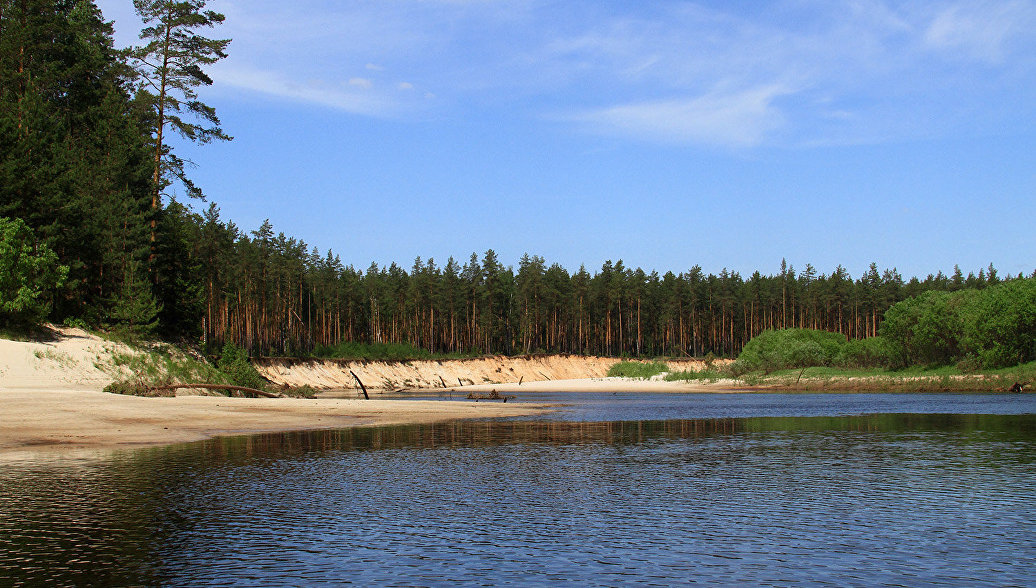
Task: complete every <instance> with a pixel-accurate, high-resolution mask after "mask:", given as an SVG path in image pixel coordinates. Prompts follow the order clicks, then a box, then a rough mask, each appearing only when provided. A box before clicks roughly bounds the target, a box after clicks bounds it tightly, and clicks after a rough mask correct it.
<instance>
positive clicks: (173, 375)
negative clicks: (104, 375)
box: [98, 343, 232, 385]
mask: <svg viewBox="0 0 1036 588" xmlns="http://www.w3.org/2000/svg"><path fill="white" fill-rule="evenodd" d="M110 357H111V359H110V362H108V363H103V362H102V363H99V364H98V367H99V368H100V369H102V370H104V371H106V372H108V373H109V374H112V375H116V374H118V375H122V374H124V373H125V371H127V370H128V371H129V372H131V373H132V374H133V377H134V378H136V379H138V380H140V381H142V382H146V383H148V384H151V385H160V384H192V383H196V382H205V383H209V384H230V383H232V382H230V380H229V379H228V378H227V376H226V375H224V374H223V373H222V372H220V371H219V370H217V369H216V368H215V367H213V366H212V365H211V364H209V363H208V362H206V361H205V360H204V359H200V358H195V357H191V356H190V355H188V354H186V353H184V352H183V351H180V350H179V349H176V348H175V347H172V346H171V345H168V344H164V343H158V344H151V345H149V346H148V347H145V348H143V349H138V350H137V351H136V352H132V351H129V352H120V351H115V352H112V353H111V355H110Z"/></svg>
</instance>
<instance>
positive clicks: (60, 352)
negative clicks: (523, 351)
mask: <svg viewBox="0 0 1036 588" xmlns="http://www.w3.org/2000/svg"><path fill="white" fill-rule="evenodd" d="M55 335H56V336H55V338H54V340H53V341H44V342H22V341H9V340H6V339H0V457H3V458H7V459H11V458H16V457H18V456H24V455H25V454H26V453H27V452H29V453H36V452H44V451H53V450H55V449H59V450H69V449H79V450H81V449H102V450H110V449H117V448H130V447H141V446H147V445H158V444H168V443H178V442H184V441H197V440H201V439H206V438H209V437H214V436H218V435H235V434H247V433H265V432H274V431H297V430H314V429H329V428H344V427H352V426H358V425H390V424H402V423H427V422H434V421H442V420H449V419H456V418H476V417H499V416H518V415H525V414H534V413H536V412H539V411H540V410H541V409H540V408H538V407H535V406H532V405H528V404H526V405H523V406H519V405H515V404H513V403H511V404H504V403H488V402H480V403H475V402H429V401H400V400H369V401H367V400H361V399H355V398H352V399H319V400H306V399H291V398H258V399H251V398H226V397H214V396H189V395H185V396H177V397H175V398H141V397H136V396H122V395H118V394H108V393H105V392H102V391H101V390H103V389H104V387H105V386H106V385H108V384H109V383H111V382H112V381H113V380H114V379H115V378H122V377H125V376H126V375H127V374H125V373H124V372H122V371H121V369H120V368H116V367H113V365H112V362H111V356H112V354H113V353H120V352H121V353H132V352H133V351H132V350H131V349H130V348H128V347H126V346H125V345H119V344H115V343H111V342H108V341H105V340H103V339H100V338H98V337H96V336H93V335H91V334H89V333H87V332H85V331H82V330H79V329H55Z"/></svg>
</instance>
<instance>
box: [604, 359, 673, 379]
mask: <svg viewBox="0 0 1036 588" xmlns="http://www.w3.org/2000/svg"><path fill="white" fill-rule="evenodd" d="M668 371H669V366H668V365H666V364H665V363H662V362H660V361H652V362H643V361H620V362H619V363H616V364H614V365H612V367H610V368H608V377H609V378H639V379H641V380H646V379H648V378H650V377H652V376H657V375H658V374H661V373H664V372H668Z"/></svg>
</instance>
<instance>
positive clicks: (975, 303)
mask: <svg viewBox="0 0 1036 588" xmlns="http://www.w3.org/2000/svg"><path fill="white" fill-rule="evenodd" d="M881 335H882V337H883V338H885V339H886V340H888V342H889V343H890V344H891V345H892V347H891V349H894V350H898V352H899V353H900V354H901V356H900V357H899V358H898V359H899V363H901V364H903V365H929V366H939V365H953V364H955V363H959V362H962V361H964V362H965V364H966V365H971V364H972V363H973V362H975V361H977V362H978V364H979V365H980V366H981V367H983V368H998V367H1007V366H1012V365H1017V364H1019V363H1024V362H1028V361H1032V360H1034V359H1036V278H1025V279H1015V280H1011V281H1009V282H1005V283H1002V284H998V285H995V286H990V287H989V288H986V289H984V290H960V291H957V292H927V293H925V294H922V295H920V296H917V297H914V298H908V299H907V300H904V301H902V302H899V303H897V304H894V305H893V306H892V307H891V308H889V309H888V310H887V311H886V312H885V321H884V323H882V326H881Z"/></svg>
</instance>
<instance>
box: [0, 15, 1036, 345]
mask: <svg viewBox="0 0 1036 588" xmlns="http://www.w3.org/2000/svg"><path fill="white" fill-rule="evenodd" d="M139 5H141V6H144V7H145V13H142V16H147V14H151V15H152V20H151V21H149V22H150V25H149V27H148V28H145V29H144V33H145V34H146V35H150V37H145V38H144V40H145V41H148V39H149V38H152V39H153V38H163V31H167V30H168V31H172V32H173V33H175V34H173V35H171V36H169V35H167V36H166V37H165V38H174V39H181V40H182V41H183V46H182V47H181V48H180V49H177V51H179V53H176V54H175V57H176V59H174V60H173V63H177V64H180V65H175V66H170V68H171V69H170V70H169V71H167V72H165V73H166V74H168V75H167V76H159V77H158V78H155V74H156V72H155V71H153V70H149V69H148V67H150V66H148V64H149V63H154V62H158V63H163V61H162V60H160V59H159V60H157V61H156V60H154V59H149V56H150V55H152V53H153V52H155V51H162V50H167V51H172V50H173V49H176V48H173V49H170V48H169V47H165V49H163V47H161V46H156V45H155V44H154V43H149V44H146V45H145V46H144V47H140V48H135V49H134V50H131V51H121V50H116V49H115V48H114V45H113V42H112V29H111V26H110V24H108V23H105V22H104V20H103V18H102V16H101V14H100V11H99V10H98V9H97V8H96V6H95V5H94V4H93V2H90V1H86V0H79V1H53V0H51V1H44V0H20V1H13V0H0V326H6V327H8V328H11V327H14V328H21V327H24V326H26V325H31V324H34V323H38V322H40V321H44V320H52V321H55V322H64V323H66V324H83V325H87V326H93V327H100V328H105V329H113V330H121V331H127V332H131V333H136V334H141V335H151V334H155V335H160V336H163V337H166V338H170V339H174V340H185V339H186V340H188V341H190V342H192V343H194V342H197V343H200V344H201V345H202V346H203V348H204V349H205V350H206V351H207V352H209V353H216V352H217V351H218V350H220V349H222V348H223V346H224V344H226V343H231V344H234V345H236V346H238V347H240V348H243V349H245V350H247V351H248V352H249V353H250V354H251V355H257V356H271V355H288V356H303V355H334V354H336V353H342V352H348V351H346V350H348V349H353V352H356V350H357V349H371V348H379V346H381V347H383V348H385V349H394V350H396V351H394V352H393V353H403V354H404V355H406V353H407V352H406V350H407V349H412V350H421V351H422V352H427V353H429V354H436V355H438V354H491V353H502V354H527V353H576V354H598V355H607V356H688V355H689V356H704V355H706V354H709V353H712V354H714V355H719V356H728V357H734V356H737V355H738V354H739V353H740V352H741V350H742V349H743V348H744V347H745V345H746V344H747V343H748V342H749V341H750V340H751V339H752V338H753V337H754V336H756V335H758V334H760V333H762V332H763V331H767V330H773V329H786V328H802V329H813V330H823V331H829V332H833V333H839V334H840V335H841V336H842V337H843V338H844V339H845V340H862V339H865V338H869V337H874V336H875V335H878V334H879V333H882V332H883V329H882V327H883V325H884V324H886V323H887V322H888V321H889V320H890V318H891V320H892V323H893V324H895V325H903V324H907V325H913V326H910V327H909V328H907V330H905V331H900V332H899V334H898V335H896V336H900V335H902V337H904V339H903V341H902V342H901V344H902V345H912V344H914V343H917V341H921V340H923V337H922V338H917V337H915V332H916V333H921V334H922V335H923V336H930V338H931V339H932V341H934V343H933V345H935V347H932V349H936V350H937V354H938V357H935V356H932V357H927V356H924V357H922V356H923V352H918V351H916V350H913V351H911V353H913V354H914V355H912V356H911V361H915V360H916V361H928V360H929V359H931V360H932V361H951V360H957V361H959V360H960V357H962V354H963V355H967V354H968V353H970V352H969V351H967V350H964V351H961V348H960V345H958V348H954V349H948V348H947V347H946V346H945V345H943V344H942V343H941V342H940V341H941V339H940V337H941V336H942V333H945V332H952V331H953V330H954V329H957V328H958V327H959V324H958V323H957V322H954V321H957V320H958V319H957V318H953V317H958V318H959V317H961V316H968V317H974V316H979V315H978V314H976V313H980V312H981V313H987V314H984V315H981V316H994V317H995V316H1000V315H1002V314H1003V313H1002V312H1000V311H999V310H998V309H999V308H1001V307H1000V306H997V305H1001V304H1002V305H1006V307H1005V308H1007V307H1009V308H1011V309H1015V310H1017V313H1016V314H1017V316H1016V319H1017V320H1015V322H1013V323H1011V325H1013V326H1010V327H1004V330H1003V331H1002V333H1000V334H1001V335H1003V334H1005V333H1008V332H1009V333H1010V335H1009V336H1012V337H1015V342H1016V344H1017V345H1018V346H1019V347H1018V348H1019V349H1021V351H1020V352H1017V350H1006V351H1005V350H1000V351H997V352H995V353H994V352H990V353H992V355H990V354H987V355H982V356H981V357H980V356H979V355H976V356H975V357H977V358H978V359H977V360H976V361H981V362H986V361H987V360H988V361H989V363H990V364H993V363H1003V361H1007V360H1013V358H1014V357H1016V356H1018V360H1019V361H1024V360H1026V358H1028V360H1031V359H1032V353H1033V349H1032V343H1031V341H1032V332H1033V329H1034V327H1033V322H1032V320H1033V319H1032V315H1033V312H1034V311H1033V308H1034V307H1036V300H1034V298H1033V294H1032V293H1033V290H1034V288H1033V284H1034V283H1036V270H1034V271H1033V274H1032V275H1031V276H1029V277H1025V276H1024V275H1023V274H1018V275H1017V276H1005V277H1003V278H1002V277H1001V276H999V275H998V272H997V271H996V269H995V268H994V267H993V266H992V264H990V265H989V267H988V268H984V269H980V270H978V272H977V274H976V273H969V274H968V275H966V276H965V275H964V274H963V272H962V271H961V270H960V269H959V268H954V271H953V273H952V275H949V276H947V275H944V274H943V273H941V272H939V273H936V274H934V275H929V276H927V277H925V278H924V279H918V278H916V277H915V278H910V279H908V280H904V279H903V277H902V276H901V275H900V274H899V273H898V272H897V271H896V270H895V269H886V270H884V271H879V269H878V267H877V266H876V265H875V264H871V266H870V269H869V270H868V271H867V272H865V273H864V274H863V275H862V276H859V277H858V278H856V279H853V278H852V277H851V276H850V275H849V273H848V272H847V271H846V270H845V269H844V268H843V267H842V266H838V267H837V268H836V269H835V270H834V271H833V272H831V273H830V274H823V273H818V272H817V270H816V269H815V268H813V267H812V266H811V265H809V264H807V265H806V266H805V268H804V269H802V270H801V271H796V270H795V269H794V268H793V267H792V266H789V265H786V264H785V263H782V265H781V267H780V271H779V273H776V274H772V275H763V274H761V273H760V272H758V271H757V272H754V273H753V274H752V275H751V276H748V277H743V276H741V275H740V274H739V273H737V272H730V271H727V270H723V271H721V272H720V273H719V274H718V275H717V274H713V273H705V272H704V271H703V270H702V268H700V267H698V266H694V267H692V268H691V269H689V270H686V271H681V272H680V273H674V272H672V271H669V272H665V273H664V274H659V273H658V272H654V271H652V272H646V271H644V270H642V269H640V268H628V267H626V266H625V265H624V264H623V262H622V261H621V260H620V261H616V262H614V263H613V262H611V261H608V262H606V263H604V264H603V266H602V267H601V268H600V269H599V270H595V271H594V272H593V273H590V272H589V271H587V270H586V269H585V268H580V269H579V271H577V272H575V273H570V272H569V271H568V270H566V269H565V268H563V267H561V266H560V265H559V264H556V263H554V264H550V265H548V264H547V261H546V260H545V259H544V258H542V257H539V256H535V255H525V256H523V257H522V258H521V260H520V261H519V262H518V266H517V269H515V268H514V267H513V266H511V265H505V264H503V263H502V262H501V261H500V260H499V259H498V257H497V255H496V253H495V252H494V251H492V250H489V251H486V252H485V253H484V254H482V255H481V256H480V255H477V254H475V253H472V254H471V256H470V258H469V259H468V260H467V261H465V262H463V263H461V262H458V261H457V260H455V259H453V258H450V259H449V260H447V261H446V263H445V264H444V265H441V266H440V265H438V264H437V263H436V262H435V261H434V260H432V259H427V260H422V259H421V258H418V259H416V260H415V261H414V262H413V264H412V266H411V268H410V269H409V271H408V270H406V269H404V268H402V267H400V266H398V265H396V264H395V263H393V264H390V265H389V266H388V267H379V266H378V265H376V264H371V265H370V267H368V268H367V269H365V270H362V269H357V268H355V267H354V266H352V265H347V264H343V263H342V261H341V259H340V257H339V256H338V255H335V254H333V253H332V252H331V251H327V252H326V253H324V254H321V253H320V252H319V251H318V250H317V249H316V248H310V247H309V246H308V245H307V244H306V243H305V242H304V241H302V240H301V239H296V238H294V237H288V236H285V235H284V234H283V233H275V232H274V229H273V226H272V225H271V224H270V223H269V221H267V222H265V223H263V224H262V226H260V227H259V228H258V229H256V230H254V231H244V230H241V229H239V228H238V227H237V226H235V225H234V223H233V222H230V221H227V220H224V219H222V218H221V217H220V211H219V208H218V207H217V206H216V205H215V204H214V203H210V204H209V205H208V206H207V208H205V209H204V211H203V212H201V213H199V212H197V211H195V210H194V209H193V208H192V207H191V206H190V205H187V204H184V203H181V202H178V201H177V200H175V199H173V198H170V197H168V196H167V195H166V191H167V190H168V188H169V187H170V186H171V185H173V183H177V184H178V185H181V186H183V187H184V188H185V192H186V193H187V194H189V195H190V196H194V197H199V198H200V197H201V192H200V190H199V189H198V187H197V186H194V184H192V183H191V182H190V180H189V179H188V178H187V177H186V176H185V175H184V169H185V165H184V164H185V162H184V161H182V160H180V159H179V158H177V157H176V156H175V155H174V154H173V152H172V150H171V148H170V147H169V145H168V142H167V141H165V142H164V140H163V132H165V133H166V134H168V132H169V131H176V132H178V133H179V134H181V135H182V136H184V137H186V138H187V139H189V140H196V141H199V142H207V141H210V140H213V139H216V140H229V137H228V136H226V135H225V134H224V133H223V131H222V130H221V129H220V128H219V127H218V125H219V120H218V118H216V115H215V112H214V111H212V109H211V108H209V107H207V106H205V105H204V104H201V103H200V102H198V101H197V100H196V98H197V97H196V96H195V95H194V93H193V88H194V87H196V86H198V85H204V84H206V83H211V80H209V79H208V77H207V76H205V74H204V73H203V66H205V65H208V64H210V63H212V62H214V61H215V60H217V59H219V58H220V57H222V56H225V53H223V50H224V49H225V47H226V40H211V39H205V38H203V37H200V36H197V35H196V31H195V30H194V29H196V28H198V26H205V27H211V26H215V25H216V24H218V23H219V22H222V18H223V17H222V15H218V14H215V13H211V12H206V13H205V14H204V15H203V16H204V17H205V18H206V19H208V20H207V21H204V24H203V25H198V24H197V23H198V22H200V21H199V20H198V19H197V18H189V17H191V15H189V14H187V15H180V16H181V17H182V18H181V19H180V20H176V19H175V18H172V17H169V18H166V17H167V16H169V14H171V13H165V12H162V10H163V7H168V6H178V7H180V8H179V9H181V10H184V9H191V10H195V11H200V10H201V8H202V7H203V6H204V2H203V1H201V0H192V1H191V2H186V3H184V2H179V3H170V2H161V1H158V0H151V1H148V2H140V3H139ZM147 10H151V11H152V12H146V11H147ZM156 14H158V15H160V16H157V17H156V16H155V15H156ZM162 15H164V16H162ZM174 16H175V15H174ZM163 19H165V20H163ZM184 23H194V24H184ZM163 27H164V28H163ZM192 27H193V28H192ZM206 48H207V49H206ZM149 51H150V52H152V53H148V52H149ZM191 52H194V53H193V54H192V53H191ZM177 60H179V61H177ZM158 73H162V72H158ZM177 76H179V77H177ZM155 79H162V80H166V79H171V80H177V79H179V85H173V86H171V87H169V88H166V87H165V86H164V85H163V86H161V87H159V86H157V85H156V84H155V83H154V80H155ZM164 83H165V82H164V81H163V84H164ZM181 117H185V118H181ZM191 117H194V118H193V119H191ZM189 119H190V120H199V121H200V122H201V123H202V124H201V125H197V124H192V123H190V122H188V120H189ZM204 125H208V126H204ZM1006 284H1016V286H1012V287H1010V288H1006V287H1005V285H1006ZM994 287H996V288H1000V289H1002V290H1000V291H999V292H1001V294H997V295H995V296H988V297H981V298H982V300H988V301H991V302H988V304H989V305H990V306H988V307H986V306H982V304H987V303H986V302H982V303H981V304H980V303H979V302H976V301H977V300H979V298H980V297H977V296H976V295H972V294H961V295H957V294H955V293H959V292H966V291H967V292H972V291H973V292H978V291H982V290H986V289H991V288H994ZM932 293H946V294H947V296H942V295H939V296H936V295H934V294H932ZM1011 297H1014V298H1013V299H1012V298H1011ZM907 300H921V301H922V303H904V301H907ZM1012 300H1013V301H1012ZM961 308H966V309H971V310H968V311H967V312H965V313H964V314H961V313H960V312H958V310H959V309H961ZM890 309H893V310H890ZM896 309H898V310H896ZM933 309H935V310H933ZM943 311H945V312H943ZM897 313H898V314H897ZM904 313H906V314H904ZM910 313H914V314H910ZM925 313H928V314H925ZM968 313H970V314H968ZM929 315H930V316H938V317H950V318H947V319H946V320H943V319H941V318H940V319H938V320H936V319H932V320H931V321H928V320H927V319H923V317H925V316H929ZM1012 316H1013V315H1012ZM904 317H907V318H904ZM909 317H914V319H917V320H914V322H913V323H911V322H910V320H911V319H910V318H909ZM922 319H923V320H922ZM969 320H970V319H969ZM926 321H927V322H926ZM940 321H941V322H940ZM931 325H935V326H934V327H932V328H935V329H937V330H938V329H941V330H939V331H938V332H937V333H930V332H928V331H926V330H925V329H928V328H929V326H931ZM897 328H898V327H897ZM1012 329H1013V330H1012ZM886 330H887V329H886ZM976 336H977V335H976ZM997 336H1000V335H997ZM1004 336H1008V335H1004ZM910 337H914V339H911V340H912V341H914V343H909V342H908V341H907V339H908V338H910ZM1025 337H1029V339H1025ZM1026 341H1029V343H1028V344H1027V343H1026ZM939 345H943V346H942V347H939ZM1026 345H1028V347H1026ZM358 346H359V347H358ZM364 346H366V347H364ZM399 346H403V347H399ZM399 349H403V351H402V352H400V351H399ZM906 349H907V347H904V353H906ZM910 349H913V348H910ZM947 349H948V350H947ZM1012 349H1014V348H1012ZM975 353H979V352H978V351H976V352H975ZM997 353H1000V354H1001V355H1002V354H1007V355H1005V356H1004V357H1001V356H1000V355H996V354H997ZM1012 354H1013V355H1012ZM914 356H916V357H914ZM1005 358H1006V359H1005Z"/></svg>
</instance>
